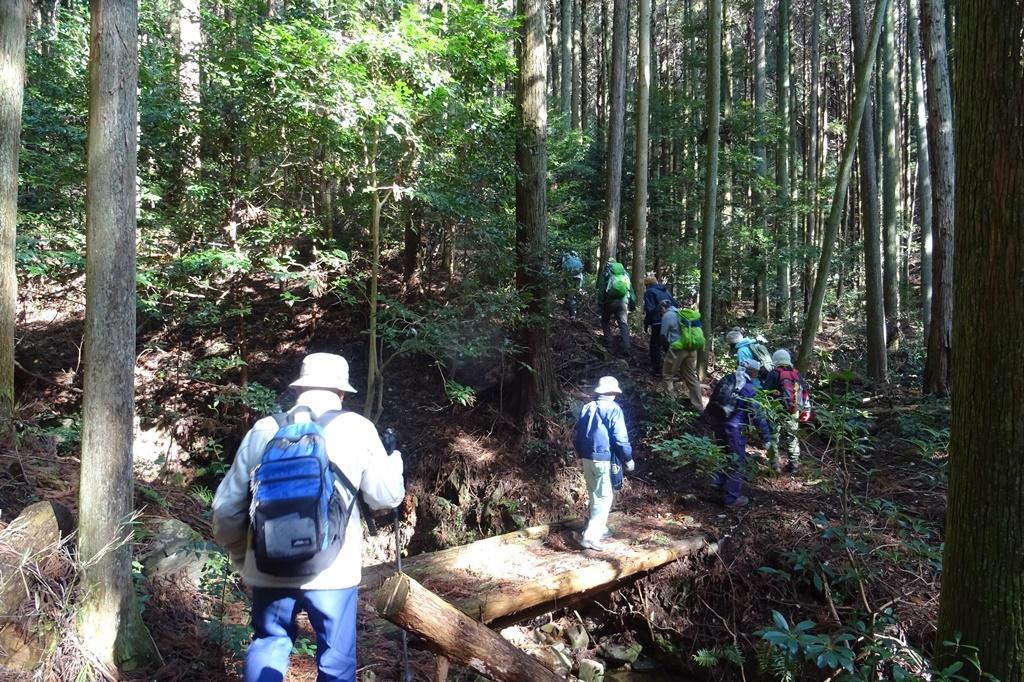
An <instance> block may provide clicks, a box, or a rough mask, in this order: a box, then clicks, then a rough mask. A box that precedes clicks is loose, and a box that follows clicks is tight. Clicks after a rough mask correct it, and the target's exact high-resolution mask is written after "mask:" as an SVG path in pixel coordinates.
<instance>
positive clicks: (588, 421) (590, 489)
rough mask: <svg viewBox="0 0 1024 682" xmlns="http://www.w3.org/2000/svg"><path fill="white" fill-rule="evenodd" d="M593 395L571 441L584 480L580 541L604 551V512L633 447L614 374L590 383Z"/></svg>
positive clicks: (608, 508) (607, 533)
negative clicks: (585, 506)
mask: <svg viewBox="0 0 1024 682" xmlns="http://www.w3.org/2000/svg"><path fill="white" fill-rule="evenodd" d="M594 393H595V394H596V395H597V398H596V399H594V400H592V401H590V402H589V403H587V404H586V405H584V406H583V410H582V411H581V412H580V418H579V421H577V422H576V437H575V439H574V445H575V447H576V454H577V455H578V456H579V458H580V460H582V464H583V478H584V480H585V481H586V482H587V495H588V497H589V502H590V518H589V520H588V521H587V527H586V529H585V530H584V531H583V537H582V538H581V540H580V545H581V546H582V547H583V548H584V549H589V550H593V551H595V552H601V551H604V550H605V549H606V548H605V545H604V543H603V540H606V539H608V538H609V537H610V536H611V532H610V531H609V530H608V513H609V512H610V511H611V508H612V498H613V496H614V490H615V489H616V488H618V487H621V485H622V469H625V470H626V471H633V468H634V467H635V463H634V462H633V447H632V446H631V445H630V444H629V433H628V432H627V430H626V418H625V415H623V413H622V408H621V407H620V406H619V404H618V403H616V402H615V396H617V395H619V394H621V393H622V389H620V388H619V382H618V380H617V379H616V378H615V377H611V376H604V377H601V379H600V380H599V381H598V382H597V386H596V387H594Z"/></svg>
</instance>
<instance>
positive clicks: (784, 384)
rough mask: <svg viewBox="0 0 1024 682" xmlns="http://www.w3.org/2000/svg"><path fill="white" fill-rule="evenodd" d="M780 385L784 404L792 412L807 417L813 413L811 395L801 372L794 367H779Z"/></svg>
mask: <svg viewBox="0 0 1024 682" xmlns="http://www.w3.org/2000/svg"><path fill="white" fill-rule="evenodd" d="M775 371H776V372H778V373H779V386H780V387H781V389H782V404H783V405H784V406H785V408H786V410H787V411H788V412H790V413H791V414H799V415H800V418H801V419H807V418H808V417H809V416H810V414H811V396H810V395H809V394H808V393H807V385H806V384H805V383H804V378H803V377H802V376H800V372H799V371H797V370H796V369H794V368H792V367H778V368H776V370H775Z"/></svg>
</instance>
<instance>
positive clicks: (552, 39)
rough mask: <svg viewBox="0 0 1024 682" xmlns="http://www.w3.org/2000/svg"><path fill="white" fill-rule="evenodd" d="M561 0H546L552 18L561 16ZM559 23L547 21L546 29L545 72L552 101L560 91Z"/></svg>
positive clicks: (558, 96) (558, 95) (557, 98)
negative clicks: (546, 64)
mask: <svg viewBox="0 0 1024 682" xmlns="http://www.w3.org/2000/svg"><path fill="white" fill-rule="evenodd" d="M559 2H561V0H548V16H550V17H552V18H553V19H557V18H559V17H560V16H561V13H562V12H561V10H560V9H559V7H561V5H559V4H558V3H559ZM559 23H561V22H560V21H557V20H553V21H549V22H548V27H547V28H546V29H545V30H546V31H547V48H548V69H547V74H548V78H549V79H550V81H549V82H548V97H549V98H550V99H551V101H553V102H557V101H558V100H559V98H560V97H561V93H562V75H561V73H559V69H558V65H559V64H560V63H561V61H562V52H561V44H560V41H559V30H558V28H559V26H558V25H559Z"/></svg>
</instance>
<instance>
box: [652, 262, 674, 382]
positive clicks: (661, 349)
mask: <svg viewBox="0 0 1024 682" xmlns="http://www.w3.org/2000/svg"><path fill="white" fill-rule="evenodd" d="M644 286H645V289H644V331H649V332H650V333H651V343H650V349H649V350H650V356H651V374H653V375H654V376H655V377H660V376H661V370H662V367H661V365H662V362H663V361H664V357H665V345H664V342H663V341H662V339H661V314H662V307H661V303H662V302H663V301H668V302H669V303H671V304H672V305H673V306H675V307H677V308H678V307H679V304H678V303H677V302H676V299H674V298H673V297H672V294H670V293H669V291H668V289H667V288H666V287H665V285H664V284H661V283H659V282H658V279H657V278H656V277H647V278H646V279H644Z"/></svg>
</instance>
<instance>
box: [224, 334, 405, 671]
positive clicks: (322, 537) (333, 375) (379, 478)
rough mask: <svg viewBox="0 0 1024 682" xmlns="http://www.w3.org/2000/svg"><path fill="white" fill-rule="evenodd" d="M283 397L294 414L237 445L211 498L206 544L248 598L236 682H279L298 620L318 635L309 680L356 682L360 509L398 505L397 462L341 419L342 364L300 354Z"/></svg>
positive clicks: (401, 493) (357, 421) (352, 419)
mask: <svg viewBox="0 0 1024 682" xmlns="http://www.w3.org/2000/svg"><path fill="white" fill-rule="evenodd" d="M291 387H292V388H294V389H295V390H296V391H297V392H298V394H299V395H298V399H297V400H296V404H295V407H294V408H292V409H291V410H289V411H288V412H287V413H285V414H279V415H274V416H270V417H264V418H263V419H260V420H259V421H258V422H256V424H255V425H254V426H253V427H252V429H250V430H249V432H248V433H247V434H245V438H243V439H242V444H241V445H240V446H239V448H238V453H237V454H236V455H235V460H234V462H233V463H232V465H231V469H230V470H229V471H228V473H227V475H226V476H225V477H224V480H223V481H221V484H220V486H218V488H217V494H216V496H215V497H214V499H213V535H214V538H215V539H216V540H217V542H218V543H219V544H220V545H221V546H222V547H224V548H225V549H226V550H227V551H228V554H229V555H230V557H231V562H232V564H233V565H234V567H235V569H236V570H238V571H240V572H241V574H242V579H243V581H244V582H245V584H246V585H248V586H249V587H251V588H252V627H253V640H252V643H251V644H250V645H249V649H248V651H247V652H246V656H245V668H244V672H243V679H244V680H245V682H257V681H259V680H283V679H285V677H286V676H287V674H288V661H289V656H290V654H291V651H292V648H293V646H294V644H295V637H296V635H297V634H298V627H297V624H296V617H297V616H298V613H299V611H300V610H304V611H305V612H306V614H307V615H308V617H309V623H310V625H312V627H313V630H314V631H315V633H316V642H317V654H316V663H317V669H318V676H317V679H318V680H340V681H344V682H355V679H356V612H357V607H358V590H359V581H360V578H361V567H362V559H361V553H362V546H363V531H362V526H361V525H360V523H359V521H360V511H359V506H360V505H359V504H358V503H357V502H358V500H359V498H360V496H361V497H362V499H363V501H364V502H365V503H366V504H367V505H368V506H369V507H370V508H372V509H389V508H393V507H397V506H398V505H399V504H400V503H401V502H402V499H403V498H404V497H405V483H404V481H403V478H402V468H403V467H402V454H401V453H400V452H398V451H397V450H394V451H393V452H392V453H391V455H390V456H389V455H388V453H387V452H385V450H384V445H383V444H382V443H381V439H380V437H379V436H378V435H377V429H376V427H375V426H374V425H373V422H371V421H369V420H368V419H365V418H364V417H362V416H361V415H358V414H356V413H354V412H343V411H342V409H341V404H342V400H343V398H344V397H345V394H346V393H355V389H354V388H353V387H352V385H351V384H350V383H349V380H348V362H346V361H345V358H343V357H341V356H340V355H335V354H333V353H313V354H311V355H307V356H306V358H305V359H304V360H303V361H302V369H301V371H300V374H299V378H298V379H297V380H295V381H293V382H292V383H291ZM396 532H397V530H396Z"/></svg>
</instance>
